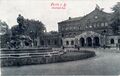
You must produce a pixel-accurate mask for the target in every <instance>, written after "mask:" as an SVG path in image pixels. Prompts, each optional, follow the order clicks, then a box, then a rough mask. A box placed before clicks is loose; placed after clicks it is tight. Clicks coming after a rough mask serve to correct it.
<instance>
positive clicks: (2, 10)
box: [0, 0, 120, 31]
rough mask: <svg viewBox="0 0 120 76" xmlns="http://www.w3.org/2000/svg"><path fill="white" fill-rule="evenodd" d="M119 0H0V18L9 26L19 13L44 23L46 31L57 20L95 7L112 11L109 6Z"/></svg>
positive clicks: (84, 13) (49, 29)
mask: <svg viewBox="0 0 120 76" xmlns="http://www.w3.org/2000/svg"><path fill="white" fill-rule="evenodd" d="M117 2H120V0H0V20H2V21H5V22H6V23H7V24H8V25H9V27H10V28H11V27H12V26H14V25H17V21H16V18H17V17H18V14H21V15H22V16H23V17H24V18H26V19H35V20H39V21H41V22H42V23H43V24H45V27H46V28H47V31H57V30H58V22H61V21H63V20H66V19H68V18H69V17H71V18H74V17H80V16H84V15H86V14H88V13H90V12H91V11H93V10H94V9H95V7H96V4H97V5H99V6H100V8H104V11H105V12H108V13H109V12H112V10H111V8H112V7H113V6H114V5H115V4H116V3H117Z"/></svg>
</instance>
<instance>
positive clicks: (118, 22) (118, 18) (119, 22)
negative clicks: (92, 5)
mask: <svg viewBox="0 0 120 76" xmlns="http://www.w3.org/2000/svg"><path fill="white" fill-rule="evenodd" d="M112 10H113V13H112V18H111V24H110V25H111V27H112V30H113V33H114V34H118V31H119V30H120V29H119V27H120V2H118V3H117V4H116V5H115V6H114V7H113V8H112Z"/></svg>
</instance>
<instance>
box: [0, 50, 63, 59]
mask: <svg viewBox="0 0 120 76" xmlns="http://www.w3.org/2000/svg"><path fill="white" fill-rule="evenodd" d="M63 53H64V52H62V51H53V52H44V53H16V54H1V55H0V58H21V57H34V56H42V57H50V56H54V55H61V54H63Z"/></svg>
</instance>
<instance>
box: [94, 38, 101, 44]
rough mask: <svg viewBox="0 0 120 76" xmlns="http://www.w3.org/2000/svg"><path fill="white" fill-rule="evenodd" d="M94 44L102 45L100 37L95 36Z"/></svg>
mask: <svg viewBox="0 0 120 76" xmlns="http://www.w3.org/2000/svg"><path fill="white" fill-rule="evenodd" d="M93 40H94V44H93V45H94V46H100V42H99V37H94V39H93Z"/></svg>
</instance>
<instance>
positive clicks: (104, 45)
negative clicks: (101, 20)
mask: <svg viewBox="0 0 120 76" xmlns="http://www.w3.org/2000/svg"><path fill="white" fill-rule="evenodd" d="M102 33H103V35H104V44H103V47H104V49H105V47H106V30H104V31H103V32H102Z"/></svg>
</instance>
